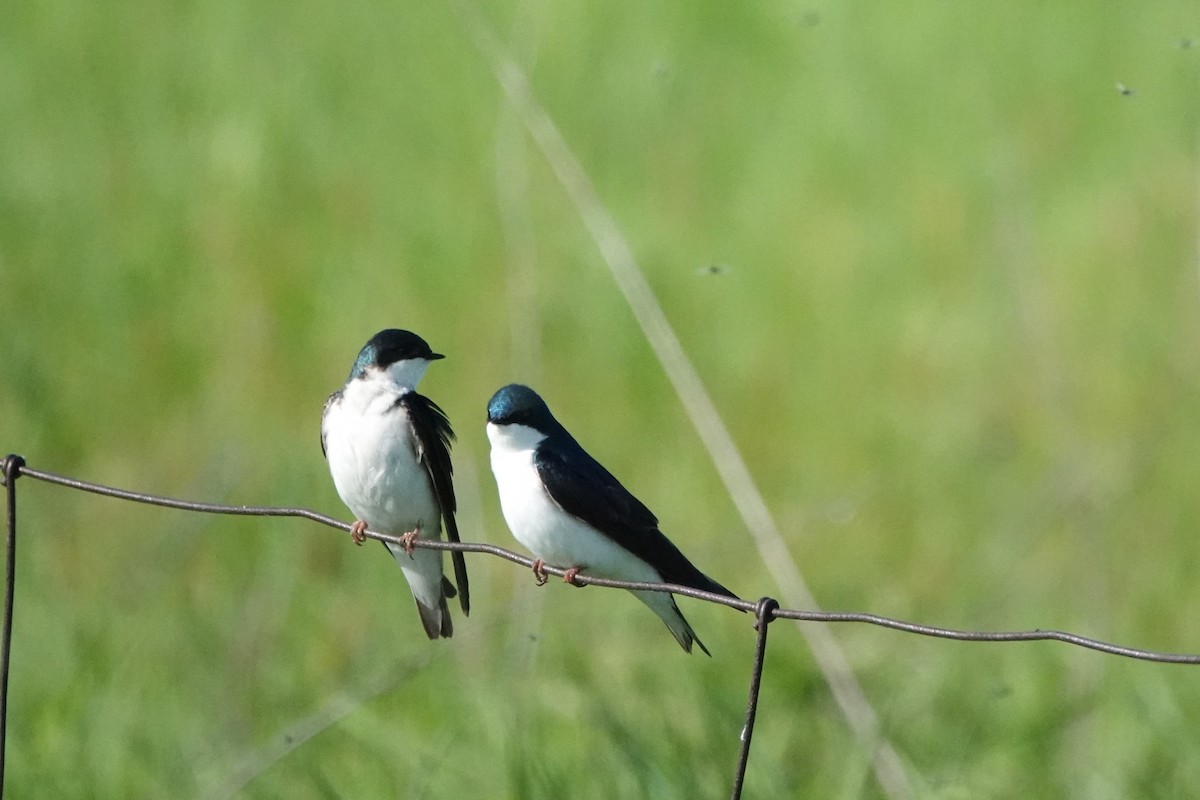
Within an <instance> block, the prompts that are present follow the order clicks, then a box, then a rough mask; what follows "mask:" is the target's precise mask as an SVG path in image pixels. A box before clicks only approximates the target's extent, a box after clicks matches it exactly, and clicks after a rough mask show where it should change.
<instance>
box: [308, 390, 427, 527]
mask: <svg viewBox="0 0 1200 800" xmlns="http://www.w3.org/2000/svg"><path fill="white" fill-rule="evenodd" d="M325 446H326V456H327V458H328V460H329V471H330V473H331V474H332V476H333V483H334V486H335V487H336V488H337V491H338V495H339V496H341V498H342V502H344V503H345V504H346V506H347V507H349V509H350V510H351V511H352V512H354V514H355V516H357V517H358V518H359V519H362V520H366V522H367V525H368V526H369V527H371V528H372V529H374V530H378V531H381V532H383V533H392V534H401V533H406V532H408V531H411V530H414V529H415V528H417V527H420V528H421V532H422V534H423V535H425V536H427V537H431V538H436V537H437V536H438V530H439V528H440V522H441V519H440V515H439V513H438V508H437V503H436V502H435V500H434V497H433V492H432V490H431V489H430V486H429V477H428V475H426V473H425V469H424V467H422V466H421V464H420V462H419V461H418V459H417V452H416V447H415V446H414V442H413V441H412V432H411V428H410V427H409V424H408V419H407V418H406V416H405V414H404V413H403V411H402V410H401V409H398V408H397V409H392V410H389V411H387V412H385V413H376V412H375V410H374V409H369V410H368V413H363V414H354V413H351V411H350V410H349V409H345V408H340V409H338V410H336V411H332V412H331V414H330V417H329V419H328V420H327V427H326V439H325Z"/></svg>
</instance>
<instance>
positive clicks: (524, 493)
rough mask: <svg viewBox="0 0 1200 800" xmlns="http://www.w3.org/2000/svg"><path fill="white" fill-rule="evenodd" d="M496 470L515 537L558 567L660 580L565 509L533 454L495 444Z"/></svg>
mask: <svg viewBox="0 0 1200 800" xmlns="http://www.w3.org/2000/svg"><path fill="white" fill-rule="evenodd" d="M492 472H493V473H495V475H496V485H497V488H498V489H499V491H500V507H501V510H502V511H503V513H504V520H505V522H507V523H508V527H509V529H511V530H512V533H513V536H514V537H515V538H516V539H517V541H519V542H520V543H521V544H522V545H524V546H525V547H527V548H528V549H529V550H530V552H532V553H533V554H534V555H535V556H537V557H538V558H540V559H542V560H543V561H545V562H546V563H547V564H550V565H551V566H555V567H561V568H564V569H565V568H569V567H580V568H582V569H583V571H584V572H585V573H586V574H589V575H594V576H597V577H603V578H613V579H620V580H630V581H661V580H662V578H661V577H659V574H658V572H657V570H655V569H654V568H652V567H651V566H650V565H649V564H647V563H646V562H644V561H642V560H641V559H640V558H637V557H636V556H634V555H633V554H632V553H630V552H629V551H628V550H625V549H624V548H623V547H621V546H619V545H617V544H616V543H615V542H613V541H612V540H611V539H609V538H608V537H607V536H605V535H604V534H602V533H600V532H599V531H597V530H596V529H595V528H593V527H592V526H590V525H588V524H586V523H584V522H582V521H580V520H579V519H577V518H576V517H573V516H571V515H570V514H568V513H567V512H565V511H563V509H562V507H561V506H559V505H558V504H557V503H555V502H554V500H553V499H552V498H551V497H550V495H549V494H548V493H547V492H546V489H545V487H544V486H543V485H542V481H541V479H540V478H539V477H538V473H537V468H536V467H535V466H534V464H533V452H532V451H531V450H521V451H505V450H503V449H501V448H497V447H495V446H493V448H492Z"/></svg>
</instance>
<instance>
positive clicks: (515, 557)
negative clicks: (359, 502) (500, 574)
mask: <svg viewBox="0 0 1200 800" xmlns="http://www.w3.org/2000/svg"><path fill="white" fill-rule="evenodd" d="M0 467H2V470H0V472H2V473H3V476H4V485H5V487H6V496H7V498H8V515H7V518H8V535H7V552H6V556H7V558H6V563H7V572H6V575H5V577H6V585H5V590H6V594H5V605H4V621H3V622H4V630H3V639H2V641H0V659H2V662H3V663H0V800H2V798H3V793H4V749H5V747H4V745H5V727H6V726H5V719H6V717H7V713H6V712H7V696H8V668H9V654H10V641H11V637H12V606H13V589H14V586H15V579H14V574H13V573H14V569H15V558H16V531H17V516H16V514H17V511H16V508H17V506H16V479H17V478H18V477H20V476H25V477H29V478H34V479H36V480H40V481H44V482H46V483H51V484H54V485H57V486H65V487H67V488H70V489H78V490H80V491H85V492H91V493H93V494H98V495H103V496H105V497H114V498H117V499H119V500H128V501H131V502H135V503H146V504H149V505H156V506H163V507H165V508H174V509H178V510H181V511H193V512H201V513H205V514H232V515H240V516H257V517H301V518H303V519H307V520H311V521H312V522H317V523H320V524H322V525H325V526H328V527H330V528H337V529H339V530H342V531H347V532H349V530H350V525H349V524H348V523H345V522H342V521H341V520H338V519H335V518H333V517H330V516H328V515H326V514H321V513H319V512H317V511H313V510H311V509H308V508H298V507H293V508H288V507H281V506H247V505H242V506H235V505H222V504H219V503H203V502H194V501H190V500H179V499H176V498H173V497H162V496H159V495H152V494H145V493H142V492H133V491H129V490H128V489H117V488H115V487H112V486H105V485H102V484H98V483H90V482H88V481H82V480H79V479H77V478H70V477H67V476H64V475H58V474H56V473H53V472H45V471H43V470H38V469H32V468H30V467H28V466H26V464H25V459H23V458H22V457H21V456H18V455H9V456H6V457H5V458H4V459H3V461H0ZM365 535H366V536H367V537H369V538H372V539H378V540H380V541H382V542H391V543H392V544H398V545H404V544H405V543H404V542H403V541H401V540H400V538H399V537H397V536H392V535H389V534H386V533H378V532H376V531H372V530H367V531H366V532H365ZM413 544H414V545H415V546H416V547H426V548H430V549H433V550H456V551H459V552H464V553H487V554H489V555H494V556H498V557H499V558H503V559H505V560H507V561H511V562H513V563H515V564H520V565H522V566H525V567H532V566H533V559H531V558H529V557H527V556H523V555H521V554H520V553H515V552H513V551H512V550H508V549H505V548H503V547H497V546H496V545H490V544H484V543H481V542H444V541H440V540H434V539H417V540H416V541H415V542H414V543H413ZM545 571H546V572H547V573H548V574H551V575H557V576H559V577H562V576H563V575H564V574H565V572H566V571H565V570H563V569H560V568H557V567H552V566H550V565H546V567H545ZM574 583H575V584H576V585H578V586H605V587H609V588H613V589H629V590H634V591H650V592H670V593H671V594H678V595H683V596H685V597H691V598H694V599H696V600H704V601H707V602H710V603H717V604H719V605H724V606H729V607H730V608H735V609H738V610H739V611H749V612H753V613H754V627H755V630H756V631H757V640H756V646H755V656H754V662H753V666H752V670H751V675H750V686H749V690H748V700H747V706H746V721H745V725H744V726H743V728H742V731H741V735H740V748H739V755H738V761H737V765H736V767H735V771H734V780H733V789H732V795H731V796H732V798H733V800H738V798H740V797H741V794H742V784H743V781H744V779H745V773H746V766H747V763H748V762H749V758H750V742H751V739H752V737H753V734H754V724H755V719H756V716H757V708H758V697H759V690H760V687H761V685H762V672H763V663H764V659H765V656H766V647H767V631H768V629H769V627H770V623H771V622H772V621H773V620H775V619H792V620H798V621H802V622H827V623H828V622H858V623H863V624H867V625H876V626H879V627H883V628H891V629H893V630H898V631H903V632H905V633H914V634H918V635H921V636H932V637H935V638H940V639H953V640H956V641H967V642H1029V641H1057V642H1064V643H1066V644H1071V645H1075V646H1078V647H1085V648H1088V649H1091V650H1096V651H1099V652H1101V653H1106V654H1109V655H1116V656H1124V657H1126V658H1134V659H1140V660H1143V661H1156V662H1160V663H1167V664H1200V654H1192V653H1168V652H1161V651H1156V650H1145V649H1141V648H1136V647H1126V646H1124V645H1118V644H1112V643H1110V642H1105V641H1101V640H1099V639H1092V638H1089V637H1087V636H1080V635H1079V634H1075V633H1069V632H1066V631H1058V630H1042V629H1040V628H1038V629H1034V630H1026V631H970V630H958V629H954V628H941V627H934V626H930V625H921V624H918V623H915V622H907V621H905V620H900V619H893V618H891V617H884V616H880V615H878V614H868V613H861V612H841V611H805V610H802V609H792V608H780V607H779V602H778V601H777V600H776V599H775V598H773V597H763V598H761V599H760V600H757V601H749V600H738V599H734V598H731V597H726V596H725V595H720V594H714V593H713V592H705V591H702V590H700V589H693V588H691V587H690V586H679V585H676V584H669V583H643V582H637V581H617V580H609V579H606V578H595V577H591V576H588V575H577V576H576V577H575V579H574Z"/></svg>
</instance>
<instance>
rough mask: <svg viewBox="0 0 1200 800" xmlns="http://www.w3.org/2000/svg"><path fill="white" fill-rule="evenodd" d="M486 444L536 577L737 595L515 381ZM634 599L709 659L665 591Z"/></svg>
mask: <svg viewBox="0 0 1200 800" xmlns="http://www.w3.org/2000/svg"><path fill="white" fill-rule="evenodd" d="M487 433H488V439H489V440H490V441H491V443H492V472H493V473H495V475H496V485H497V487H498V488H499V490H500V506H501V509H502V510H503V512H504V519H505V521H506V522H507V523H508V527H509V528H510V529H512V532H513V536H515V537H516V538H517V541H519V542H520V543H521V544H523V545H524V546H525V547H528V548H529V549H530V550H531V551H533V554H534V556H536V558H537V561H535V562H534V565H533V570H534V574H535V575H537V577H538V583H539V584H544V583H545V582H546V573H545V571H544V570H545V566H546V564H550V565H552V566H556V567H560V568H565V569H566V570H567V572H566V575H564V577H563V580H565V581H567V582H568V583H571V582H573V581H574V579H575V576H576V575H578V574H579V573H580V572H584V573H586V574H588V575H592V576H595V577H599V578H608V579H610V580H626V581H641V582H653V583H675V584H680V585H682V586H690V587H692V588H694V589H702V590H704V591H707V592H715V593H716V594H723V595H725V596H727V597H734V598H736V597H737V595H735V594H734V593H733V592H731V591H729V590H728V589H726V588H725V587H724V586H722V585H721V584H719V583H717V582H716V581H714V580H713V579H712V578H710V577H708V576H707V575H705V574H704V573H703V572H701V571H700V570H698V569H696V567H695V566H693V565H692V562H690V561H688V560H687V558H686V557H685V556H684V555H683V553H681V552H679V549H678V548H677V547H675V545H673V544H672V543H671V540H670V539H668V538H667V537H666V536H664V535H663V533H662V531H660V530H659V529H658V519H657V518H656V517H655V516H654V514H652V513H651V512H650V509H648V508H646V506H644V505H642V503H641V501H639V500H638V499H637V498H636V497H634V496H633V495H632V494H630V493H629V491H628V490H626V489H625V487H624V486H622V485H621V484H620V483H619V482H618V481H617V479H616V478H614V477H613V476H612V474H611V473H609V471H608V470H606V469H605V468H604V467H602V466H600V464H599V463H597V462H596V460H595V459H594V458H592V457H591V456H590V455H588V454H587V451H586V450H584V449H583V448H582V447H580V446H579V443H578V442H576V441H575V439H574V438H573V437H572V436H571V434H570V433H568V432H567V429H566V428H564V427H563V426H562V425H561V424H560V423H559V422H558V420H556V419H555V418H554V415H553V414H551V413H550V409H549V408H548V407H547V406H546V403H545V402H544V401H543V400H542V398H541V397H539V396H538V394H537V392H535V391H533V390H532V389H530V388H529V387H528V386H521V385H520V384H510V385H508V386H505V387H504V388H502V389H500V390H499V391H498V392H496V393H495V394H494V395H492V399H491V400H490V401H489V402H488V424H487ZM633 594H634V596H635V597H637V598H638V599H639V600H641V601H642V602H643V603H645V604H646V605H648V606H650V609H651V610H652V611H653V612H654V613H656V614H658V616H660V617H662V620H663V622H665V623H666V624H667V628H668V629H669V630H670V631H671V633H672V635H674V637H675V639H676V641H678V642H679V644H680V646H681V647H683V649H684V650H686V651H687V652H689V653H690V652H692V642H695V643H696V644H698V645H699V646H700V649H701V650H703V651H704V652H705V654H708V648H707V647H705V646H704V643H703V642H701V641H700V639H699V638H698V637H697V636H696V632H695V631H694V630H692V626H691V625H689V624H688V621H687V620H686V619H684V618H683V614H680V613H679V608H678V607H677V606H676V605H675V598H674V597H673V596H671V595H670V594H667V593H665V592H644V591H635V592H633Z"/></svg>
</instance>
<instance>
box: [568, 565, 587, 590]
mask: <svg viewBox="0 0 1200 800" xmlns="http://www.w3.org/2000/svg"><path fill="white" fill-rule="evenodd" d="M578 574H579V567H571V568H570V569H568V570H567V571H566V572H564V573H563V583H569V584H571V585H572V586H583V584H582V583H575V576H576V575H578Z"/></svg>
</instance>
